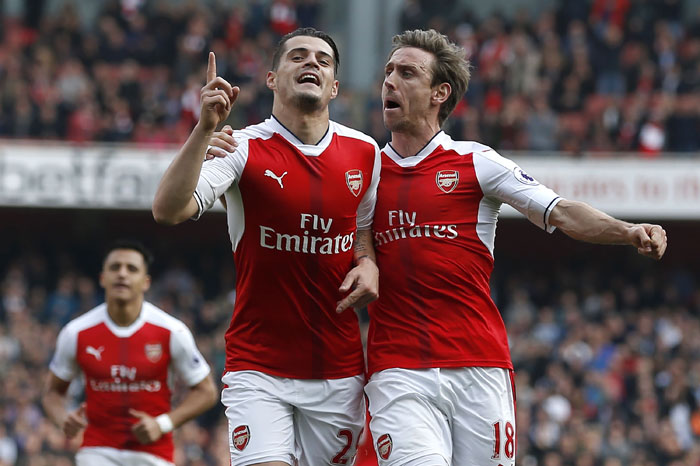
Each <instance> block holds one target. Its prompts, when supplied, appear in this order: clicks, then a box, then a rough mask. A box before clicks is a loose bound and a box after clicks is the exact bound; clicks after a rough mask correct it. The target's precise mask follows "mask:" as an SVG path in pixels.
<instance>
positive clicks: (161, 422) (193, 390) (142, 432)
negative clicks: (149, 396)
mask: <svg viewBox="0 0 700 466" xmlns="http://www.w3.org/2000/svg"><path fill="white" fill-rule="evenodd" d="M217 397H218V393H217V389H216V386H215V385H214V381H213V379H212V377H211V374H209V375H207V376H206V377H205V378H204V379H203V380H202V381H201V382H199V383H198V384H196V385H193V386H192V387H190V389H189V391H188V392H187V394H186V395H185V398H184V399H183V400H182V402H181V403H180V404H179V405H178V406H177V407H175V409H173V410H172V411H170V412H169V413H164V414H161V415H159V416H156V417H153V416H150V415H148V414H146V413H144V412H143V411H137V410H135V409H130V410H129V413H130V414H131V415H132V416H134V417H137V418H139V420H138V421H137V422H136V423H135V424H134V425H133V426H132V427H131V431H132V432H133V433H134V435H135V436H136V438H137V439H138V440H139V442H141V443H143V444H146V443H153V442H155V441H156V440H158V439H159V438H161V437H162V436H163V435H164V434H167V433H168V432H170V431H171V430H173V429H175V428H177V427H180V426H181V425H182V424H184V423H185V422H187V421H189V420H190V419H193V418H195V417H197V416H199V415H200V414H202V413H203V412H204V411H206V410H207V409H209V408H211V407H212V406H214V403H216V400H217Z"/></svg>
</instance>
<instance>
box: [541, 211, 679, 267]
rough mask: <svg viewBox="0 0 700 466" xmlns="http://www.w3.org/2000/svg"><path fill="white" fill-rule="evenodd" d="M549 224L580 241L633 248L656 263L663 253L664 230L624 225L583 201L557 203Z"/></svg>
mask: <svg viewBox="0 0 700 466" xmlns="http://www.w3.org/2000/svg"><path fill="white" fill-rule="evenodd" d="M549 224H550V225H553V226H555V227H557V228H559V229H560V230H561V231H563V232H564V233H566V234H567V235H568V236H570V237H572V238H574V239H577V240H580V241H586V242H588V243H598V244H628V245H630V246H634V247H636V248H637V252H639V254H642V255H644V256H647V257H651V258H652V259H656V260H658V259H661V257H662V256H663V255H664V252H665V251H666V245H667V238H666V230H664V229H663V228H662V227H661V226H660V225H652V224H649V223H628V222H624V221H622V220H618V219H616V218H613V217H611V216H610V215H608V214H606V213H604V212H601V211H600V210H598V209H595V208H593V207H591V206H589V205H588V204H586V203H584V202H579V201H570V200H561V201H560V202H559V203H558V204H557V205H556V206H555V207H554V209H553V210H552V213H551V214H550V215H549Z"/></svg>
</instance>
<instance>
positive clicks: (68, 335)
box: [49, 326, 80, 382]
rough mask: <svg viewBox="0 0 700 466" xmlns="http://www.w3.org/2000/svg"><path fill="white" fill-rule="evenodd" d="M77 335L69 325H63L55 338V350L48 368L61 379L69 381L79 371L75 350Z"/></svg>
mask: <svg viewBox="0 0 700 466" xmlns="http://www.w3.org/2000/svg"><path fill="white" fill-rule="evenodd" d="M77 347H78V335H77V333H76V332H75V331H73V330H72V329H71V328H70V326H66V327H63V329H62V330H61V332H60V333H59V334H58V338H57V339H56V352H55V353H54V355H53V358H52V359H51V363H50V364H49V369H50V370H51V372H53V373H54V375H56V377H58V378H59V379H61V380H65V381H66V382H70V381H71V380H73V379H74V378H76V377H77V376H78V374H79V373H80V367H79V366H78V360H77V359H76V350H77Z"/></svg>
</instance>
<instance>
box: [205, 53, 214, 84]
mask: <svg viewBox="0 0 700 466" xmlns="http://www.w3.org/2000/svg"><path fill="white" fill-rule="evenodd" d="M214 78H216V56H215V55H214V52H209V62H208V63H207V82H211V80H212V79H214Z"/></svg>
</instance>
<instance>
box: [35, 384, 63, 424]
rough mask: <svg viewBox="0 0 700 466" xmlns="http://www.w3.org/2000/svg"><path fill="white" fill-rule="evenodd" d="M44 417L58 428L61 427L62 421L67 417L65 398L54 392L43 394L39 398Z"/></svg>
mask: <svg viewBox="0 0 700 466" xmlns="http://www.w3.org/2000/svg"><path fill="white" fill-rule="evenodd" d="M41 404H42V406H43V407H44V412H45V413H46V417H48V418H49V419H50V420H51V422H53V423H54V424H55V425H56V426H58V427H63V421H64V420H65V419H66V416H67V415H68V411H67V410H66V397H65V396H64V395H61V394H59V393H57V392H55V391H49V392H47V393H45V394H44V395H43V396H42V398H41Z"/></svg>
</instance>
